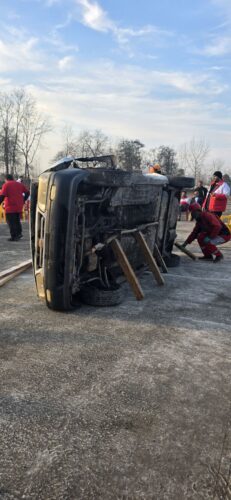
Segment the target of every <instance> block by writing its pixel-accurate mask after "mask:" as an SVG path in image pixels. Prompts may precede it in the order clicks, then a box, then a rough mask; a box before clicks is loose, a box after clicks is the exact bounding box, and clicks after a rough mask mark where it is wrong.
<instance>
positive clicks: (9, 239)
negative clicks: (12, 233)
mask: <svg viewBox="0 0 231 500" xmlns="http://www.w3.org/2000/svg"><path fill="white" fill-rule="evenodd" d="M7 241H17V239H16V238H8V240H7Z"/></svg>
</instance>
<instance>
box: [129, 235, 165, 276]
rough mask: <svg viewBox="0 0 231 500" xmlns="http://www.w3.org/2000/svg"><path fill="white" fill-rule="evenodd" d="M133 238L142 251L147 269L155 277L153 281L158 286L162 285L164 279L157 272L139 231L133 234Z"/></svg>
mask: <svg viewBox="0 0 231 500" xmlns="http://www.w3.org/2000/svg"><path fill="white" fill-rule="evenodd" d="M134 236H135V239H136V241H137V243H138V244H139V246H140V248H141V250H142V253H143V256H144V259H145V262H146V263H147V264H148V266H149V269H150V270H151V271H152V273H153V275H154V276H155V279H156V281H157V283H158V285H164V278H163V276H162V275H161V273H160V271H159V268H158V265H157V263H156V261H155V259H154V257H153V255H152V252H151V250H150V248H149V246H148V245H147V243H146V240H145V238H144V236H143V234H142V233H141V232H140V231H137V233H135V234H134Z"/></svg>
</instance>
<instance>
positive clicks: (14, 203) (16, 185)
mask: <svg viewBox="0 0 231 500" xmlns="http://www.w3.org/2000/svg"><path fill="white" fill-rule="evenodd" d="M24 194H26V195H27V196H26V198H28V196H29V194H30V192H29V190H28V189H27V187H26V186H24V184H22V183H21V182H17V181H6V182H5V184H3V186H2V190H1V191H0V196H4V205H5V212H6V213H8V214H10V213H21V212H22V209H23V205H24V203H25V198H24V196H23V195H24Z"/></svg>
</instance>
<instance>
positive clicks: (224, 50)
mask: <svg viewBox="0 0 231 500" xmlns="http://www.w3.org/2000/svg"><path fill="white" fill-rule="evenodd" d="M199 52H200V53H201V54H202V55H205V56H209V57H216V56H217V57H219V56H225V55H227V54H230V53H231V37H230V36H223V37H216V38H214V39H213V41H212V43H210V44H208V45H206V46H205V47H204V48H203V49H202V50H201V51H199Z"/></svg>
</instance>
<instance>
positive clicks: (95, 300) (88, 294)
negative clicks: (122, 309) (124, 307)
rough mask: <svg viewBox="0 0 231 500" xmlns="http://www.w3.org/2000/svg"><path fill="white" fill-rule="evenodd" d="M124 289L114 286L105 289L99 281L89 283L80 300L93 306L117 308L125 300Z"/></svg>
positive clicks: (81, 293) (84, 288)
mask: <svg viewBox="0 0 231 500" xmlns="http://www.w3.org/2000/svg"><path fill="white" fill-rule="evenodd" d="M124 297H125V292H124V288H123V287H121V286H120V285H118V284H113V285H111V286H110V288H106V287H104V286H103V285H102V284H101V282H100V281H99V280H96V281H92V282H91V283H87V284H86V285H84V286H83V287H82V288H81V290H80V299H81V300H82V301H83V302H84V303H85V304H89V305H91V306H99V307H105V306H117V305H118V304H121V302H122V301H123V300H124Z"/></svg>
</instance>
